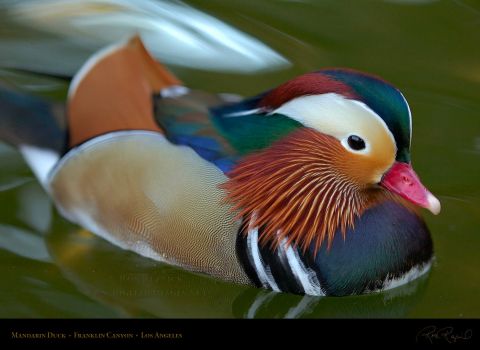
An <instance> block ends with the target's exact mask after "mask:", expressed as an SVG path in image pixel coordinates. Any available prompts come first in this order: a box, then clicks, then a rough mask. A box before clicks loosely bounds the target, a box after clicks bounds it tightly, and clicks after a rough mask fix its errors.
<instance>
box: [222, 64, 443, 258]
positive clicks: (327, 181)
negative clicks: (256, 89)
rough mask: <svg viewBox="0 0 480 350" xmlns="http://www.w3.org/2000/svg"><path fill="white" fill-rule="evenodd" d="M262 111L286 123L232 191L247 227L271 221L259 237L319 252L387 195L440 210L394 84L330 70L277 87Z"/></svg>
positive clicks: (235, 176)
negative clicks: (421, 172)
mask: <svg viewBox="0 0 480 350" xmlns="http://www.w3.org/2000/svg"><path fill="white" fill-rule="evenodd" d="M257 107H258V111H257V118H267V119H268V118H270V119H269V120H270V122H271V123H278V124H281V125H284V127H281V128H280V129H275V128H274V129H273V131H272V130H270V131H272V132H270V135H264V136H265V137H267V138H272V140H274V142H273V143H271V144H270V145H269V146H267V147H265V148H262V149H260V150H258V151H256V152H254V153H252V154H250V155H247V156H246V157H245V158H244V159H242V161H241V162H240V163H239V164H238V165H237V166H236V167H235V168H234V169H233V170H232V171H231V172H230V173H229V177H230V179H229V181H228V182H227V183H226V184H225V188H226V190H227V193H228V198H229V199H230V200H231V201H232V202H233V203H234V204H235V208H236V209H239V211H240V214H239V215H240V216H242V217H244V218H245V217H246V218H248V220H247V221H246V222H247V224H248V225H249V227H250V228H253V227H263V230H262V231H263V233H262V235H261V238H260V239H261V241H263V242H267V241H270V242H272V243H273V244H277V243H278V242H280V241H281V240H283V239H284V238H285V239H287V240H288V242H289V243H294V244H298V245H300V246H301V247H303V248H304V249H307V248H308V247H309V246H310V245H311V244H312V243H314V244H316V248H317V249H318V248H319V247H320V245H321V244H322V242H323V241H325V240H326V241H328V243H330V242H331V241H332V239H333V235H334V234H335V232H337V231H338V230H340V231H341V232H343V233H344V232H345V231H346V228H347V227H349V226H353V225H354V221H355V218H356V217H357V216H359V215H361V214H362V212H363V211H364V210H365V209H367V208H368V207H370V206H371V205H374V204H375V203H376V202H378V201H379V200H384V199H385V198H388V199H393V200H398V201H408V202H411V203H413V204H415V205H417V206H420V207H424V208H427V209H429V210H430V211H431V212H432V213H434V214H438V213H439V212H440V202H439V201H438V200H437V199H436V198H435V197H434V196H433V195H432V194H431V193H430V192H429V191H428V190H427V189H426V188H425V186H423V184H422V183H421V182H420V179H419V177H418V176H417V175H416V173H415V171H414V170H413V168H412V165H411V157H410V146H411V137H412V118H411V113H410V108H409V106H408V103H407V101H406V100H405V98H404V96H403V95H402V93H401V92H400V91H399V90H398V89H396V88H395V87H394V86H392V85H391V84H389V83H387V82H385V81H384V80H382V79H380V78H378V77H374V76H371V75H367V74H364V73H360V72H357V71H353V70H348V69H325V70H321V71H318V72H314V73H309V74H305V75H302V76H299V77H297V78H295V79H293V80H290V81H288V82H286V83H284V84H282V85H280V86H279V87H277V88H275V89H273V90H271V91H270V92H268V93H267V94H265V95H263V97H262V98H261V99H260V100H259V102H258V105H257ZM265 120H266V119H265ZM265 120H264V121H263V122H264V123H265ZM282 128H283V130H282ZM251 132H253V133H254V132H256V131H255V130H252V131H251ZM260 132H261V131H260ZM400 198H402V199H400Z"/></svg>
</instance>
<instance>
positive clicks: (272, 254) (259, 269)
mask: <svg viewBox="0 0 480 350" xmlns="http://www.w3.org/2000/svg"><path fill="white" fill-rule="evenodd" d="M258 236H259V229H258V228H252V229H250V230H249V231H248V234H247V235H245V234H243V233H240V234H239V235H238V238H237V255H238V257H239V260H240V262H241V263H242V264H243V267H244V269H245V271H246V272H247V274H248V276H249V277H250V279H251V281H252V282H253V283H254V284H255V285H256V286H257V287H263V288H268V289H271V290H273V291H277V292H289V293H295V294H308V295H317V296H322V295H325V292H324V291H323V289H322V287H321V285H320V282H319V278H318V276H317V274H316V272H315V271H314V270H313V269H311V268H308V267H307V266H306V265H305V263H304V261H303V260H302V259H301V257H300V254H299V253H298V251H297V249H296V248H292V247H291V246H289V247H287V246H286V242H285V241H283V242H282V243H281V244H280V246H279V247H278V248H277V249H275V250H272V249H271V248H270V247H269V246H268V245H265V246H264V247H262V246H261V245H260V244H259V243H258Z"/></svg>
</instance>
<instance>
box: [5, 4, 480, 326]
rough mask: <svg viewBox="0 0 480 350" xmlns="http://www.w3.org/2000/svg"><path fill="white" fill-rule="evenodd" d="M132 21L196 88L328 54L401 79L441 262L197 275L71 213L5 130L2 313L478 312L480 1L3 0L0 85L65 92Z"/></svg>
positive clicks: (297, 68) (330, 61)
mask: <svg viewBox="0 0 480 350" xmlns="http://www.w3.org/2000/svg"><path fill="white" fill-rule="evenodd" d="M135 33H140V34H141V36H142V38H143V39H144V41H145V43H146V45H147V47H148V48H149V49H150V50H151V51H152V52H153V53H154V55H155V56H156V57H157V58H158V59H160V60H161V61H162V62H164V63H166V64H167V65H168V67H169V68H170V69H171V70H172V71H173V72H174V73H175V74H176V75H177V76H178V77H179V78H180V79H181V80H182V81H184V82H185V84H186V85H188V86H190V87H192V88H198V89H202V90H207V91H212V92H230V93H236V94H241V95H244V96H248V95H255V94H257V93H259V92H261V91H263V90H266V89H269V88H271V87H274V86H275V85H277V84H280V83H281V82H283V81H285V80H287V79H289V78H292V77H294V76H296V75H298V74H301V73H305V72H308V71H313V70H317V69H319V68H322V67H328V66H342V67H351V68H355V69H359V70H363V71H367V72H370V73H373V74H377V75H380V76H382V77H384V78H385V79H386V80H388V81H390V82H392V83H393V84H395V85H396V86H397V87H399V88H400V89H401V90H402V92H403V93H404V95H405V96H406V98H407V100H408V101H409V103H410V107H411V109H412V113H413V163H414V165H415V169H416V170H417V172H418V174H419V175H420V176H421V178H422V181H423V182H424V183H425V184H426V185H427V186H428V187H429V189H430V190H431V191H432V192H433V193H434V194H436V195H437V196H438V198H439V199H440V200H441V202H442V213H441V214H440V215H439V216H438V217H433V216H432V215H430V214H429V213H427V212H425V218H426V221H427V224H428V226H429V228H430V229H431V232H432V236H433V240H434V245H435V255H436V262H435V264H434V266H433V269H432V271H431V272H430V274H429V275H428V276H425V277H423V278H421V279H420V280H418V281H416V282H414V283H411V284H408V285H406V286H404V287H401V288H397V289H394V290H391V291H389V292H387V293H378V294H373V295H366V296H359V297H344V298H318V297H310V296H303V297H302V296H296V295H290V294H277V293H273V292H269V291H266V290H260V289H256V288H249V287H245V286H238V285H233V284H229V283H224V282H221V281H217V280H214V279H211V278H209V277H204V276H199V275H195V274H192V273H188V272H185V271H182V270H179V269H177V268H174V267H171V266H166V265H164V264H161V263H158V262H155V261H152V260H149V259H146V258H143V257H140V256H137V255H135V254H133V253H130V252H127V251H123V250H121V249H119V248H117V247H115V246H112V245H110V244H109V243H107V242H105V241H103V240H102V239H100V238H97V237H96V236H93V235H92V234H90V233H89V232H86V231H84V230H82V229H81V228H79V227H77V226H75V225H73V224H70V223H68V222H66V221H65V220H64V219H62V218H61V217H59V215H58V213H57V212H56V211H55V210H54V208H53V207H52V205H51V203H50V201H49V199H48V197H47V196H46V194H45V193H44V192H43V190H42V188H41V187H40V186H39V185H38V183H37V182H36V181H35V179H34V178H33V176H32V174H31V172H30V171H29V169H28V168H27V166H26V165H25V163H24V162H23V160H22V158H21V157H20V156H19V154H18V153H17V152H16V151H15V150H13V149H12V148H10V147H9V146H7V145H5V144H1V143H0V276H1V278H0V317H247V318H254V317H278V318H283V317H286V318H296V317H422V318H424V317H480V298H479V295H480V273H479V269H480V255H479V254H478V251H479V248H480V232H479V231H480V186H479V181H480V116H479V114H480V45H479V44H480V3H479V2H478V1H476V0H470V1H469V0H463V1H461V0H458V1H457V0H438V1H435V0H356V1H338V0H328V1H327V0H317V1H314V0H310V1H309V0H305V1H302V0H292V1H288V0H284V1H280V0H277V1H268V0H255V1H253V0H252V1H245V0H229V1H223V0H210V1H200V0H192V1H184V2H179V1H161V0H138V1H124V0H104V1H100V0H97V1H91V0H84V1H80V0H72V1H58V0H43V1H40V0H38V1H32V0H24V1H13V0H0V83H1V84H4V85H7V86H12V87H15V88H17V89H20V90H22V91H25V92H28V93H31V94H35V95H39V96H42V97H44V98H48V99H53V100H58V101H62V100H63V99H64V98H65V96H66V89H67V86H68V81H69V78H70V77H71V76H72V75H73V74H74V73H75V72H76V70H77V69H78V68H79V67H80V66H81V64H82V63H83V62H84V61H85V59H86V58H87V57H88V56H89V55H91V54H92V53H93V52H95V51H96V50H97V49H99V48H101V47H103V46H105V45H109V44H111V43H112V42H115V41H119V40H122V39H124V38H126V37H128V36H130V35H132V34H135ZM36 73H43V74H36Z"/></svg>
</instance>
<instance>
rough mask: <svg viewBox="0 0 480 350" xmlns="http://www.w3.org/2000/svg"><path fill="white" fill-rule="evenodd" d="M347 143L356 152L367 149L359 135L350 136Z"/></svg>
mask: <svg viewBox="0 0 480 350" xmlns="http://www.w3.org/2000/svg"><path fill="white" fill-rule="evenodd" d="M347 141H348V145H349V146H350V148H351V149H353V150H355V151H361V150H362V149H365V141H363V139H362V138H361V137H359V136H357V135H350V136H349V137H348V140H347Z"/></svg>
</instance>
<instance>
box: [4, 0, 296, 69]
mask: <svg viewBox="0 0 480 350" xmlns="http://www.w3.org/2000/svg"><path fill="white" fill-rule="evenodd" d="M0 10H3V11H5V12H6V13H7V16H8V18H9V20H12V21H14V22H18V23H21V24H23V25H25V26H26V28H28V27H30V28H33V29H36V30H42V31H45V32H48V33H50V34H51V35H48V36H45V35H43V36H41V35H36V36H35V35H34V33H35V32H32V31H31V30H30V32H29V31H28V30H27V29H26V30H25V33H24V35H23V40H22V38H21V37H17V38H15V40H14V41H10V40H2V42H0V52H2V55H1V56H2V57H0V64H1V65H3V66H6V65H7V66H10V67H12V66H13V67H22V68H29V69H35V70H40V71H48V72H51V73H57V74H72V73H74V72H75V71H76V70H77V69H78V67H79V66H80V65H81V64H82V63H83V62H84V61H85V59H86V58H87V56H88V55H90V54H91V53H92V52H93V51H95V50H96V49H98V48H99V47H102V46H105V45H110V44H111V43H112V42H118V41H119V40H123V39H125V38H127V37H130V36H131V35H132V34H135V33H140V34H141V35H142V39H143V40H144V42H145V44H146V46H147V47H148V48H149V50H150V51H151V52H152V53H153V54H154V55H155V56H156V57H157V58H159V59H160V60H161V61H163V62H164V63H167V64H173V65H179V66H185V67H190V68H199V69H205V70H214V71H232V72H243V73H252V72H258V71H265V70H274V69H279V68H282V67H285V66H288V61H287V60H286V59H285V58H284V57H282V56H281V55H280V54H278V53H277V52H275V51H274V50H273V49H271V48H269V47H268V46H266V45H265V44H263V43H262V42H260V41H259V40H257V39H255V38H253V37H251V36H249V35H247V34H245V33H243V32H241V31H239V30H237V29H235V28H233V27H232V26H230V25H228V24H226V23H224V22H222V21H220V20H218V19H216V18H214V17H212V16H209V15H207V14H205V13H202V12H200V11H198V10H196V9H194V8H192V7H190V6H187V5H185V4H183V3H181V2H171V1H166V0H156V1H154V0H138V1H127V0H86V1H85V0H73V1H61V0H47V1H45V0H42V1H38V0H29V1H22V2H16V1H11V0H3V1H0ZM32 35H33V38H32ZM32 39H33V40H32ZM55 52H59V53H60V52H61V54H59V55H55ZM32 56H34V57H36V59H35V60H31V57H32ZM32 61H34V62H32Z"/></svg>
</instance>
